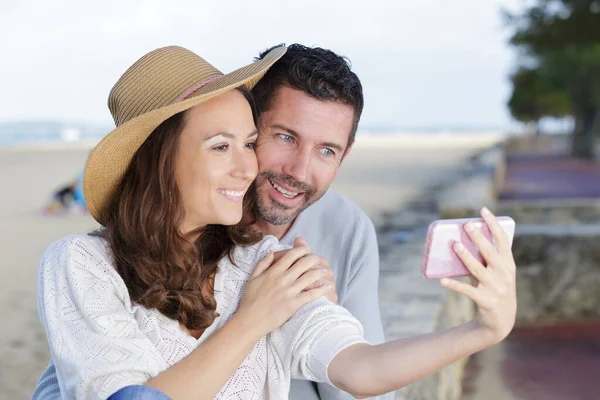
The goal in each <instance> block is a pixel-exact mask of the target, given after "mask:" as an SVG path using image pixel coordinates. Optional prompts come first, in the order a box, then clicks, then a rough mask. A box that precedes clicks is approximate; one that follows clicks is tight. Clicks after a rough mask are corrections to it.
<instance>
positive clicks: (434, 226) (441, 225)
mask: <svg viewBox="0 0 600 400" xmlns="http://www.w3.org/2000/svg"><path fill="white" fill-rule="evenodd" d="M496 218H497V219H498V223H499V224H500V226H501V227H502V228H503V229H504V231H505V232H506V234H507V235H508V239H509V243H510V244H511V245H512V241H513V237H514V235H515V221H514V220H513V219H512V218H510V217H496ZM469 221H473V222H474V223H475V226H476V227H477V228H479V229H480V230H481V233H483V235H484V236H485V237H486V238H487V239H488V240H489V241H490V242H492V244H495V243H494V238H493V237H492V233H491V232H490V230H489V228H488V226H487V224H486V223H485V222H484V221H483V219H482V218H464V219H441V220H437V221H434V222H432V223H431V225H429V229H428V231H427V240H426V243H425V254H424V256H423V265H422V266H421V273H422V274H423V276H424V277H425V278H427V279H441V278H451V277H457V276H467V275H470V272H469V270H468V269H467V267H465V265H464V264H463V262H462V261H461V260H460V258H458V255H457V254H456V253H455V252H454V250H453V249H452V246H453V245H454V243H455V242H461V243H462V244H463V245H464V246H465V248H466V249H467V250H468V251H469V252H470V253H471V254H473V256H474V257H475V258H476V259H477V260H478V261H479V262H481V263H482V264H483V265H486V263H485V260H484V259H483V257H482V256H481V254H480V253H479V250H477V246H475V243H473V241H472V240H471V238H470V237H469V235H468V234H467V232H466V231H465V228H464V225H465V224H466V223H467V222H469Z"/></svg>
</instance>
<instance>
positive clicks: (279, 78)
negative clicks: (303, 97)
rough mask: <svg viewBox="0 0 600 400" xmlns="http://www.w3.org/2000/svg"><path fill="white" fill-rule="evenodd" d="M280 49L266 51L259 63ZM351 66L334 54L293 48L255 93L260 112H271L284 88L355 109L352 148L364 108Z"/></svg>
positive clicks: (317, 48) (361, 93)
mask: <svg viewBox="0 0 600 400" xmlns="http://www.w3.org/2000/svg"><path fill="white" fill-rule="evenodd" d="M279 46H281V45H279ZM279 46H273V47H271V48H270V49H268V50H265V51H263V52H262V53H261V54H260V55H259V56H258V57H257V60H260V59H262V58H263V57H264V56H265V55H266V54H267V53H268V52H269V51H270V50H272V49H273V48H275V47H279ZM350 66H351V64H350V61H349V60H348V59H347V58H345V57H342V56H339V55H337V54H335V53H334V52H333V51H331V50H326V49H322V48H320V47H312V48H311V47H306V46H303V45H301V44H297V43H295V44H292V45H290V46H288V48H287V52H286V53H285V54H284V55H283V57H281V58H280V59H279V60H278V61H277V62H276V63H275V64H274V65H273V66H272V67H271V68H270V69H269V70H268V71H267V73H266V74H265V76H264V77H263V78H262V79H261V80H260V81H259V82H258V83H257V84H256V86H255V87H254V89H252V93H253V94H254V96H255V98H256V103H257V108H258V112H259V113H261V112H263V111H267V110H268V109H269V107H270V106H271V101H272V99H273V96H274V95H275V94H276V92H277V90H278V89H279V88H280V87H281V86H283V85H289V86H290V87H292V88H293V89H297V90H301V91H303V92H304V93H306V94H307V95H309V96H311V97H314V98H315V99H318V100H329V101H336V102H339V103H342V104H347V105H349V106H351V107H353V109H354V120H353V121H352V130H351V131H350V136H349V138H348V145H350V144H352V143H353V142H354V138H355V136H356V129H357V127H358V121H359V120H360V115H361V113H362V109H363V104H364V100H363V92H362V85H361V83H360V80H359V79H358V77H357V76H356V74H355V73H354V72H352V71H351V70H350Z"/></svg>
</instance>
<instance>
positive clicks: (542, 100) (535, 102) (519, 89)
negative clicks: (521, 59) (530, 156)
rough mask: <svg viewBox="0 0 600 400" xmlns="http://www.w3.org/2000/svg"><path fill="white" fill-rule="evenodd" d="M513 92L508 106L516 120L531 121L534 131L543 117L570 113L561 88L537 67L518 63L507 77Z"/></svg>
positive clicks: (559, 116)
mask: <svg viewBox="0 0 600 400" xmlns="http://www.w3.org/2000/svg"><path fill="white" fill-rule="evenodd" d="M511 80H512V83H513V92H512V95H511V97H510V99H509V101H508V107H509V109H510V113H511V114H512V116H513V118H515V119H516V120H517V121H521V122H526V123H533V124H534V125H535V131H536V134H539V133H540V129H539V122H540V120H541V119H542V118H543V117H549V116H550V117H556V118H561V117H565V116H569V115H571V110H572V107H571V100H570V97H569V94H568V93H567V92H565V91H560V90H556V89H554V88H553V85H552V83H551V81H550V80H549V78H548V77H547V76H545V75H544V74H543V71H540V69H538V68H527V67H521V68H519V70H518V71H517V72H516V73H515V74H514V75H513V76H512V77H511Z"/></svg>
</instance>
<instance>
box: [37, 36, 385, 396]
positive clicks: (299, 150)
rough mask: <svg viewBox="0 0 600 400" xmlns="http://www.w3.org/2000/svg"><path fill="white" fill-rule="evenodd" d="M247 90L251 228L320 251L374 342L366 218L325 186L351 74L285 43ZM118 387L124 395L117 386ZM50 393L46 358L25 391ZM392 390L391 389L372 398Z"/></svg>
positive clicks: (341, 146)
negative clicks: (252, 163) (253, 135)
mask: <svg viewBox="0 0 600 400" xmlns="http://www.w3.org/2000/svg"><path fill="white" fill-rule="evenodd" d="M267 52H268V50H267V51H265V52H263V53H261V55H260V56H259V58H260V57H262V56H264V55H265V54H266V53H267ZM253 93H254V95H255V96H256V100H257V106H258V109H259V113H260V114H259V121H258V123H259V127H258V128H259V137H258V140H257V146H256V155H257V158H258V164H259V175H258V177H257V179H256V183H255V190H256V199H257V202H256V203H257V204H256V214H257V217H258V218H257V224H258V226H259V227H260V229H261V230H262V232H263V233H264V234H268V235H273V236H276V237H277V238H279V239H280V241H281V242H282V243H284V244H289V245H293V243H294V240H295V239H296V238H297V237H302V238H304V239H305V240H306V241H307V242H308V244H309V246H310V248H311V250H312V252H313V253H315V254H318V255H320V256H322V257H325V258H326V259H327V260H328V261H329V263H330V265H331V268H332V270H333V274H334V277H335V283H336V285H335V286H336V290H337V295H338V303H339V304H340V305H341V306H343V307H345V308H346V309H348V310H349V311H350V312H351V313H352V314H353V315H354V316H355V317H356V318H358V319H359V320H360V322H361V323H362V324H363V327H364V330H365V338H366V339H367V340H368V341H369V342H370V343H372V344H379V343H382V342H383V341H384V338H383V328H382V325H381V317H380V313H379V300H378V280H379V253H378V247H377V238H376V235H375V229H374V227H373V223H372V222H371V220H370V219H369V218H368V217H367V215H366V214H365V213H364V212H363V211H362V210H361V209H360V208H359V207H358V206H356V205H355V204H354V203H352V202H351V201H350V200H348V199H347V198H345V197H343V196H342V195H340V194H338V193H335V192H333V191H330V190H328V188H329V186H330V185H331V183H332V181H333V180H334V178H335V177H336V176H337V173H338V170H339V168H340V166H341V164H342V161H343V160H344V159H345V157H346V156H347V155H348V154H349V153H350V149H351V148H352V144H353V143H354V138H355V135H356V129H357V125H358V121H359V119H360V115H361V113H362V108H363V94H362V86H361V83H360V81H359V79H358V77H357V76H356V74H354V73H353V72H352V71H351V70H350V67H349V65H348V63H347V61H346V60H345V59H344V58H343V57H340V56H338V55H336V54H335V53H333V52H332V51H329V50H325V49H321V48H308V47H305V46H302V45H299V44H293V45H291V46H289V47H288V50H287V52H286V54H285V55H284V56H283V57H282V58H281V59H280V60H278V61H277V62H276V63H275V64H274V65H273V66H272V67H271V69H270V70H269V71H268V72H267V74H266V75H265V76H264V78H262V79H261V81H260V82H259V83H258V84H257V85H256V86H255V87H254V89H253ZM127 390H135V388H129V389H127ZM51 394H52V395H51ZM44 395H46V396H48V397H44ZM121 395H122V396H124V397H122V398H126V397H127V394H126V392H123V393H121ZM157 396H160V394H158V395H157ZM59 397H60V390H59V388H58V382H57V380H56V374H55V371H54V370H53V365H51V366H50V368H49V369H47V370H46V371H45V372H44V374H43V375H42V377H41V378H40V386H39V387H38V393H35V394H34V396H33V398H59ZM156 398H162V397H156ZM289 398H290V399H292V400H318V399H323V400H334V399H352V398H354V397H353V396H351V395H350V394H348V393H346V392H343V391H341V390H338V389H335V388H333V387H331V386H329V385H327V384H315V383H313V382H307V381H292V386H291V391H290V397H289ZM392 398H393V396H392V395H391V394H389V395H387V396H381V397H379V399H392Z"/></svg>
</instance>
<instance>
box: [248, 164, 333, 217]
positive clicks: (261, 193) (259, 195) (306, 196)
mask: <svg viewBox="0 0 600 400" xmlns="http://www.w3.org/2000/svg"><path fill="white" fill-rule="evenodd" d="M269 180H272V181H275V182H276V183H277V182H279V183H282V184H284V185H286V186H288V187H290V188H293V189H294V190H296V191H298V192H303V195H302V196H303V198H302V203H301V204H299V205H298V206H295V207H289V206H286V205H285V204H282V203H280V202H278V201H277V200H275V199H273V198H272V197H271V196H269V195H268V190H269V188H268V187H273V186H272V185H271V182H269ZM255 185H256V186H255V190H256V194H255V196H256V211H257V212H258V218H260V219H263V220H265V221H267V222H268V223H270V224H272V225H286V224H289V223H291V222H293V221H294V220H295V219H296V217H297V216H298V214H300V213H301V212H302V211H304V210H305V209H306V208H307V207H308V206H310V205H311V204H313V203H314V202H315V201H317V200H319V199H320V198H321V196H322V195H323V193H324V192H323V193H317V189H316V188H315V187H314V186H312V185H309V184H307V183H302V182H298V181H297V180H295V179H294V178H292V177H291V176H289V175H286V174H277V173H275V172H272V171H263V172H261V173H260V174H258V176H257V177H256V181H255ZM267 197H269V198H270V200H271V201H270V202H268V201H266V198H267ZM268 203H271V204H268Z"/></svg>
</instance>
